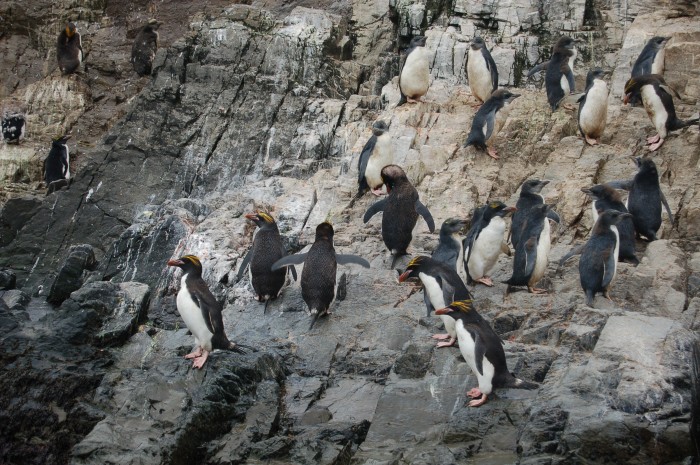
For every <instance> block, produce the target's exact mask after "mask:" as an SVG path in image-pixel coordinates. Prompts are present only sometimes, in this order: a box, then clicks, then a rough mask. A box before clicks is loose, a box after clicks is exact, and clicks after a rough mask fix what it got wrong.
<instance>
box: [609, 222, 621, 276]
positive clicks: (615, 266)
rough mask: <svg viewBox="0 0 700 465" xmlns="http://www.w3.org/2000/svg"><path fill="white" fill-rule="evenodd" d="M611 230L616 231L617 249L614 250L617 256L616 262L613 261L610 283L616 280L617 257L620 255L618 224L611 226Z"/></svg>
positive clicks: (614, 254)
mask: <svg viewBox="0 0 700 465" xmlns="http://www.w3.org/2000/svg"><path fill="white" fill-rule="evenodd" d="M610 230H611V231H612V232H614V233H615V249H614V250H613V256H614V257H615V262H614V263H613V275H612V279H611V280H610V284H612V282H613V281H614V280H615V274H616V273H617V259H618V257H619V256H620V233H619V231H618V230H617V226H615V225H612V226H610Z"/></svg>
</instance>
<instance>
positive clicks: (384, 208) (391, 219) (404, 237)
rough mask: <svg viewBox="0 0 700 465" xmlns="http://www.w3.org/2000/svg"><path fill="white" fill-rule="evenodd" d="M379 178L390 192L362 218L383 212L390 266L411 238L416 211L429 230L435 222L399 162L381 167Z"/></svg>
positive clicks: (368, 218) (406, 247) (384, 232)
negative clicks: (380, 177)
mask: <svg viewBox="0 0 700 465" xmlns="http://www.w3.org/2000/svg"><path fill="white" fill-rule="evenodd" d="M382 180H383V181H384V185H385V186H386V189H387V192H388V193H389V195H388V196H387V197H386V198H384V199H382V200H380V201H378V202H376V203H374V204H372V206H371V207H369V209H368V210H367V212H366V213H365V216H364V217H363V218H362V221H363V222H364V223H367V222H368V221H369V220H370V219H371V218H372V217H373V216H374V215H376V214H377V213H379V212H384V214H383V216H382V239H383V240H384V244H385V245H386V247H387V248H388V249H389V251H391V254H392V255H393V259H392V261H391V268H392V269H393V268H394V264H395V263H396V259H397V258H398V257H400V256H401V255H406V249H408V246H409V245H410V244H411V240H412V239H413V228H414V227H415V225H416V222H417V221H418V215H420V216H422V217H423V219H424V220H425V222H426V223H427V224H428V229H429V230H430V232H433V231H435V222H434V221H433V216H432V215H431V214H430V211H428V209H427V208H426V206H425V205H423V204H422V203H421V201H420V200H419V199H418V191H417V190H416V188H415V187H413V185H412V184H411V182H410V181H409V180H408V178H407V177H406V173H405V172H404V171H403V169H402V168H401V167H400V166H398V165H388V166H385V167H384V168H382Z"/></svg>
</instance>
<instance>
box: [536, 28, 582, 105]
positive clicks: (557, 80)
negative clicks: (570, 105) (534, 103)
mask: <svg viewBox="0 0 700 465" xmlns="http://www.w3.org/2000/svg"><path fill="white" fill-rule="evenodd" d="M576 54H577V52H576V44H575V41H574V39H572V38H571V37H566V36H564V37H561V38H559V40H558V41H557V43H556V45H555V46H554V49H553V50H552V57H551V58H550V59H549V63H548V64H547V73H546V74H545V77H544V83H545V87H546V89H547V101H548V102H549V106H550V108H551V109H552V111H554V110H556V109H557V108H559V104H560V103H561V101H562V100H563V99H564V97H566V96H567V95H569V93H570V92H575V91H576V84H575V82H574V66H573V64H574V60H575V59H576Z"/></svg>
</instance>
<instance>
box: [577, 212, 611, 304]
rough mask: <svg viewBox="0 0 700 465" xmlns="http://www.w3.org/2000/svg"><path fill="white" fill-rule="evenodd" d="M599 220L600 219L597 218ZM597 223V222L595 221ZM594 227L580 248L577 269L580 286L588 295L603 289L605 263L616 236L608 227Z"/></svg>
mask: <svg viewBox="0 0 700 465" xmlns="http://www.w3.org/2000/svg"><path fill="white" fill-rule="evenodd" d="M599 222H600V220H599ZM596 225H597V223H596ZM597 229H598V228H594V230H593V231H592V232H591V237H590V238H589V239H588V242H586V244H585V245H584V246H583V249H582V250H581V259H580V260H579V264H578V270H579V276H580V279H581V287H582V288H583V290H584V292H586V295H587V296H588V295H589V293H592V294H590V295H595V294H597V293H599V292H603V291H605V289H604V288H603V276H604V275H605V264H606V263H607V261H608V258H609V256H610V254H612V253H613V251H614V250H615V243H616V242H617V238H616V237H615V233H613V232H612V231H611V230H610V228H609V227H607V228H605V229H603V228H600V229H598V230H597Z"/></svg>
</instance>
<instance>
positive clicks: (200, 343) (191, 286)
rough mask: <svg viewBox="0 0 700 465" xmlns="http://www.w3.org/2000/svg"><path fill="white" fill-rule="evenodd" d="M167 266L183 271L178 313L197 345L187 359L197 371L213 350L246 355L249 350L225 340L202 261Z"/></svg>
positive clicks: (187, 257)
mask: <svg viewBox="0 0 700 465" xmlns="http://www.w3.org/2000/svg"><path fill="white" fill-rule="evenodd" d="M168 266H176V267H178V268H180V269H182V271H183V274H182V278H181V285H180V291H179V292H178V293H177V310H178V312H180V316H181V317H182V319H183V320H184V321H185V325H187V329H189V330H190V332H191V333H192V335H193V336H194V341H195V350H194V351H192V353H190V354H187V355H185V358H186V359H188V360H192V366H193V367H194V368H202V367H203V366H204V363H205V362H206V361H207V358H208V357H209V353H210V352H212V351H213V350H214V349H222V350H232V351H234V352H238V353H240V354H245V353H246V352H247V350H246V349H250V347H247V346H244V345H241V344H234V343H233V342H231V341H229V340H228V337H226V333H225V332H224V320H223V317H222V315H221V311H222V307H221V304H220V303H219V302H218V301H217V300H216V298H214V295H212V293H211V291H210V290H209V286H207V283H205V282H204V280H203V279H202V264H201V262H200V260H199V258H197V257H196V256H194V255H185V256H183V257H180V258H178V259H175V260H170V261H168Z"/></svg>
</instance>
